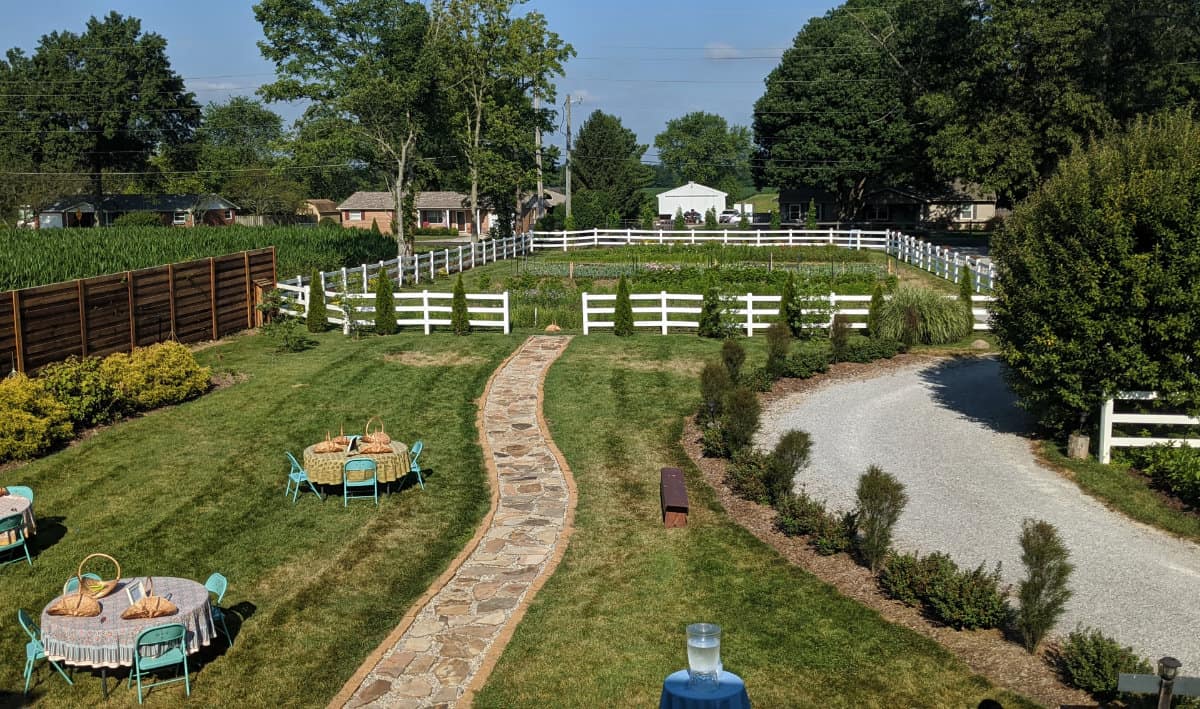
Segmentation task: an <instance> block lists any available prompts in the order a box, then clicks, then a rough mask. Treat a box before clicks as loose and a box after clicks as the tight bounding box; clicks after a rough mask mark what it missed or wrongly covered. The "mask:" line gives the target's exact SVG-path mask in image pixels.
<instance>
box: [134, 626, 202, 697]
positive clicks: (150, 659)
mask: <svg viewBox="0 0 1200 709" xmlns="http://www.w3.org/2000/svg"><path fill="white" fill-rule="evenodd" d="M186 642H187V628H185V627H183V625H182V624H180V623H171V624H169V625H157V626H155V627H153V628H146V629H145V630H143V631H142V632H140V633H138V636H137V642H136V643H135V644H134V648H133V672H130V673H129V684H130V685H132V684H133V681H134V680H135V679H136V680H137V688H138V704H141V703H142V688H143V685H142V675H144V674H149V673H151V672H153V671H155V670H161V669H163V668H166V667H174V666H175V665H182V666H183V677H175V678H173V679H165V680H162V681H159V682H153V683H151V684H147V685H145V689H147V690H148V689H150V688H151V687H156V686H158V685H160V684H171V683H172V682H179V681H180V680H182V681H183V686H184V690H185V692H186V694H187V696H189V697H190V696H192V683H191V681H190V680H189V679H188V665H187V646H186ZM162 646H169V647H167V648H166V649H165V650H163V649H162ZM144 647H156V648H158V649H159V650H160V652H159V653H158V654H157V655H143V654H142V648H144Z"/></svg>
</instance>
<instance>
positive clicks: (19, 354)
mask: <svg viewBox="0 0 1200 709" xmlns="http://www.w3.org/2000/svg"><path fill="white" fill-rule="evenodd" d="M12 311H13V339H14V340H15V343H14V349H15V350H16V359H17V371H18V372H24V371H25V342H24V340H25V338H24V333H22V332H21V292H20V291H13V292H12Z"/></svg>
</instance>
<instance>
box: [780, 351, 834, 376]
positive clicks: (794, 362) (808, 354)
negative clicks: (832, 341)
mask: <svg viewBox="0 0 1200 709" xmlns="http://www.w3.org/2000/svg"><path fill="white" fill-rule="evenodd" d="M831 361H832V358H831V355H830V353H829V351H828V350H826V349H816V348H805V349H803V350H800V351H799V352H795V353H793V354H792V355H791V356H790V357H788V360H787V367H786V369H785V370H784V376H787V377H791V378H792V379H808V378H810V377H812V376H815V375H817V374H821V373H823V372H827V371H829V364H830V362H831Z"/></svg>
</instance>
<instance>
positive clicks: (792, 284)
mask: <svg viewBox="0 0 1200 709" xmlns="http://www.w3.org/2000/svg"><path fill="white" fill-rule="evenodd" d="M796 307H797V305H796V274H794V273H792V272H791V271H788V274H787V280H786V281H784V282H783V292H782V293H780V294H779V322H781V323H783V324H785V325H787V327H788V332H790V333H791V334H792V337H799V336H800V332H799V329H800V318H799V317H796V316H798V315H799V313H796V312H794V311H795V310H796Z"/></svg>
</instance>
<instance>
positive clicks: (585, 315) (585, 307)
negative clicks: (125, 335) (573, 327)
mask: <svg viewBox="0 0 1200 709" xmlns="http://www.w3.org/2000/svg"><path fill="white" fill-rule="evenodd" d="M583 334H585V335H586V334H588V294H587V291H584V292H583Z"/></svg>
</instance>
